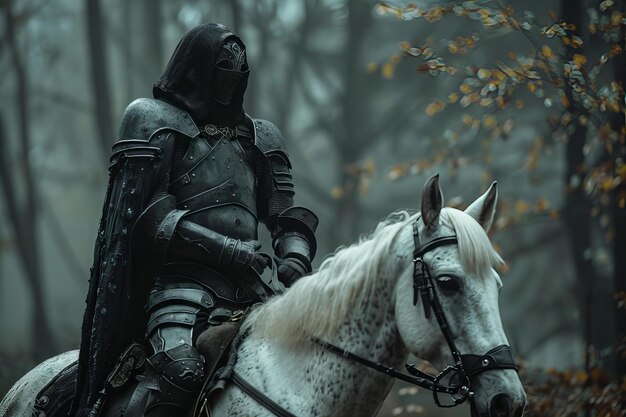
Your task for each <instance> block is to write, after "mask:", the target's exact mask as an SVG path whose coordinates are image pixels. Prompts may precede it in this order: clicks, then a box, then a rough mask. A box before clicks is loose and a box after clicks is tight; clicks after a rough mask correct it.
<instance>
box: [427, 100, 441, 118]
mask: <svg viewBox="0 0 626 417" xmlns="http://www.w3.org/2000/svg"><path fill="white" fill-rule="evenodd" d="M444 107H445V104H444V102H443V101H441V100H435V101H433V102H432V103H430V104H429V105H428V106H426V114H427V115H429V116H432V115H433V114H435V113H438V112H440V111H441V110H443V108H444Z"/></svg>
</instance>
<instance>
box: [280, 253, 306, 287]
mask: <svg viewBox="0 0 626 417" xmlns="http://www.w3.org/2000/svg"><path fill="white" fill-rule="evenodd" d="M307 273H308V271H307V268H306V266H304V264H303V263H302V262H301V261H299V260H298V259H295V258H284V259H282V260H280V262H279V264H278V279H279V280H280V281H281V282H282V283H283V284H285V286H286V287H290V286H291V285H292V284H293V283H294V282H296V281H297V280H298V279H300V278H301V277H302V276H303V275H306V274H307Z"/></svg>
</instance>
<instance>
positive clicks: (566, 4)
mask: <svg viewBox="0 0 626 417" xmlns="http://www.w3.org/2000/svg"><path fill="white" fill-rule="evenodd" d="M582 12H583V4H582V1H581V0H561V13H562V14H563V20H564V21H565V22H567V23H570V24H574V25H575V26H576V31H579V30H580V28H581V26H582ZM577 35H578V36H580V33H577ZM574 53H583V52H582V51H581V50H580V49H578V50H575V49H573V48H571V47H566V48H565V56H566V59H572V57H573V54H574ZM565 93H566V95H567V98H568V99H569V106H568V107H567V108H566V111H568V112H570V113H572V114H575V115H576V114H580V110H579V109H578V107H577V106H576V105H575V101H574V98H573V94H572V88H571V86H569V85H566V86H565ZM574 120H575V121H574V122H573V123H574V131H573V132H572V133H571V134H570V136H569V138H568V142H567V146H566V150H565V152H566V156H565V159H566V164H567V167H566V172H565V187H566V197H565V199H566V203H565V213H564V221H565V224H566V227H567V231H568V233H569V236H570V244H571V250H572V257H573V259H574V264H575V266H576V275H577V282H578V286H577V287H578V288H579V294H578V295H579V306H580V312H581V317H582V318H583V335H584V341H585V348H586V352H585V370H586V371H587V372H589V371H590V368H591V363H590V357H589V349H590V348H591V346H592V345H593V336H592V327H591V325H592V304H593V298H592V297H593V283H594V270H593V263H592V259H591V257H590V256H589V253H590V249H591V223H590V218H591V201H590V200H589V198H588V196H587V195H586V193H585V190H584V188H583V178H585V176H586V174H587V167H586V166H585V154H584V152H583V147H584V146H585V142H586V139H587V127H586V126H582V125H581V124H579V123H577V122H576V120H577V118H576V117H575V118H574Z"/></svg>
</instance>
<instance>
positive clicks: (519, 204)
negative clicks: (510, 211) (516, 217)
mask: <svg viewBox="0 0 626 417" xmlns="http://www.w3.org/2000/svg"><path fill="white" fill-rule="evenodd" d="M527 211H528V203H527V202H526V201H524V200H517V201H516V202H515V212H516V213H517V214H524V213H526V212H527Z"/></svg>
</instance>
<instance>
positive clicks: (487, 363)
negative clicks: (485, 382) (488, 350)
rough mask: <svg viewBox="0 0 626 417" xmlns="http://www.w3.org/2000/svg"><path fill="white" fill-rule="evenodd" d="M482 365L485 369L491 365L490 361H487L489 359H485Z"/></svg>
mask: <svg viewBox="0 0 626 417" xmlns="http://www.w3.org/2000/svg"><path fill="white" fill-rule="evenodd" d="M481 365H482V366H483V367H484V366H487V365H489V359H487V358H485V359H483V361H482V362H481Z"/></svg>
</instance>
